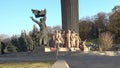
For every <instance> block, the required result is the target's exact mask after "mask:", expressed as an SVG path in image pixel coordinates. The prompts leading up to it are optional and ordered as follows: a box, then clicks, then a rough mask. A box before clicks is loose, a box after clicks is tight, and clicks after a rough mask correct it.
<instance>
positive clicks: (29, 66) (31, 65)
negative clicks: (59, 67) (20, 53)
mask: <svg viewBox="0 0 120 68" xmlns="http://www.w3.org/2000/svg"><path fill="white" fill-rule="evenodd" d="M54 62H55V61H41V62H12V63H10V62H7V63H0V68H50V67H51V66H52V65H53V64H54Z"/></svg>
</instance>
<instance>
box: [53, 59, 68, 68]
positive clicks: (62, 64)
mask: <svg viewBox="0 0 120 68" xmlns="http://www.w3.org/2000/svg"><path fill="white" fill-rule="evenodd" d="M51 68H70V67H69V66H68V64H67V63H66V61H65V60H58V61H56V62H55V63H54V64H53V66H52V67H51Z"/></svg>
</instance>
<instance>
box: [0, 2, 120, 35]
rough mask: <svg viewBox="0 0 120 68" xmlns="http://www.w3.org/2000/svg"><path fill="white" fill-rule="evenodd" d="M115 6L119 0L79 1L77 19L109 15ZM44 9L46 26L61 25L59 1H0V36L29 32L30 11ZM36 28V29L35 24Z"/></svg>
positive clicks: (119, 3) (31, 23)
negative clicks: (45, 10)
mask: <svg viewBox="0 0 120 68" xmlns="http://www.w3.org/2000/svg"><path fill="white" fill-rule="evenodd" d="M116 5H120V0H79V19H82V18H84V17H88V16H89V17H91V16H94V15H96V14H97V13H99V12H105V13H109V12H111V11H112V8H113V7H114V6H116ZM45 8H46V9H47V20H46V25H47V26H56V25H61V23H62V19H61V3H60V0H0V34H6V35H9V36H12V35H20V34H21V31H22V30H26V31H27V32H29V31H31V30H32V28H33V25H34V24H35V23H34V22H33V21H32V20H31V19H30V17H31V16H33V17H34V15H33V14H32V12H31V9H38V10H42V9H45ZM37 20H38V19H37ZM36 26H37V27H38V25H37V24H36ZM38 28H39V27H38Z"/></svg>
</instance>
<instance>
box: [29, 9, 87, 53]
mask: <svg viewBox="0 0 120 68" xmlns="http://www.w3.org/2000/svg"><path fill="white" fill-rule="evenodd" d="M32 12H33V14H34V15H35V17H36V18H40V21H37V20H35V19H34V18H33V17H30V18H31V19H32V21H34V22H35V23H36V24H38V25H39V27H40V31H39V33H38V34H39V35H38V36H39V45H47V44H48V42H52V43H50V44H49V46H50V47H51V46H52V47H54V48H58V47H64V48H68V49H71V48H74V49H75V48H78V49H80V50H81V51H83V50H88V49H86V48H87V47H86V45H85V42H86V41H81V39H80V37H79V34H78V33H75V32H74V31H71V30H68V31H58V30H56V31H55V32H54V34H53V37H52V41H48V37H47V32H46V31H47V27H46V23H45V21H46V9H44V10H41V11H39V10H33V9H32Z"/></svg>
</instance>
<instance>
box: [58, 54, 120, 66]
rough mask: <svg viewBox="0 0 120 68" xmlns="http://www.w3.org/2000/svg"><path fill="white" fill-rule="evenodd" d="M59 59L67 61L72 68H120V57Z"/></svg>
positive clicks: (87, 56)
mask: <svg viewBox="0 0 120 68" xmlns="http://www.w3.org/2000/svg"><path fill="white" fill-rule="evenodd" d="M59 59H61V60H65V61H66V62H67V63H68V65H69V66H70V68H120V60H119V59H120V56H112V57H111V56H95V55H80V56H64V57H63V56H62V57H59ZM61 68H62V67H61Z"/></svg>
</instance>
